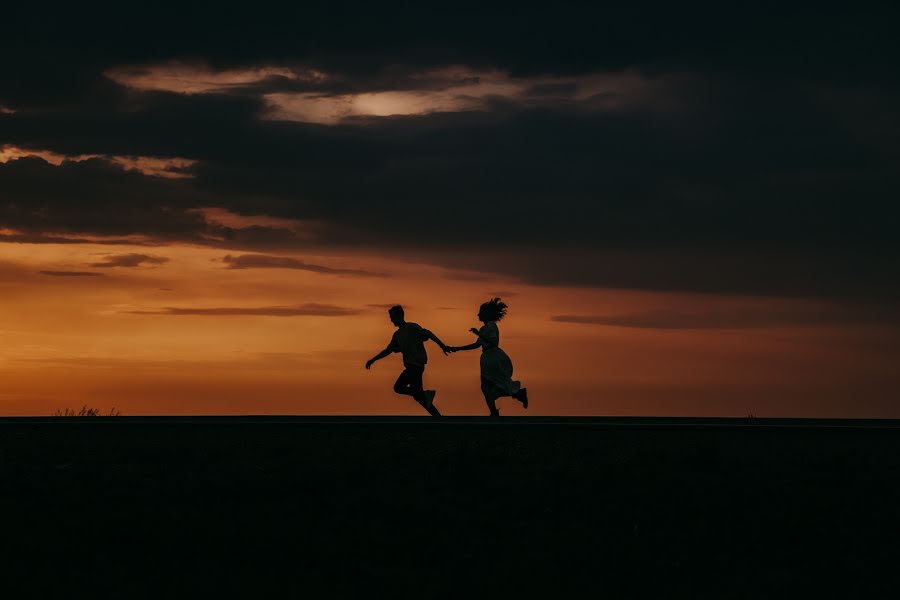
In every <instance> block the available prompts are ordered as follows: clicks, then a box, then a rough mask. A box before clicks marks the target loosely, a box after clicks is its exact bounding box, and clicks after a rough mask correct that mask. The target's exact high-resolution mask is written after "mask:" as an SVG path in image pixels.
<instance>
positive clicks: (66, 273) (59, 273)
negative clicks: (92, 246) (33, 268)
mask: <svg viewBox="0 0 900 600" xmlns="http://www.w3.org/2000/svg"><path fill="white" fill-rule="evenodd" d="M40 274H41V275H50V276H52V277H103V273H92V272H91V271H40Z"/></svg>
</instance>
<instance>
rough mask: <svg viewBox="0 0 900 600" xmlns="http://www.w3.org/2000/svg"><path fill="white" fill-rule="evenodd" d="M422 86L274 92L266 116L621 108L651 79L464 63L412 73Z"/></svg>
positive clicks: (333, 118)
mask: <svg viewBox="0 0 900 600" xmlns="http://www.w3.org/2000/svg"><path fill="white" fill-rule="evenodd" d="M411 81H412V82H413V83H414V84H418V85H419V86H421V87H418V88H415V89H405V90H388V91H372V92H362V93H355V94H338V95H330V94H325V93H320V92H298V93H294V92H273V93H269V94H265V95H264V99H265V101H266V104H267V106H268V112H267V113H266V114H265V118H266V119H271V120H285V121H302V122H309V123H322V124H335V123H338V122H340V121H342V120H344V119H348V118H353V117H390V116H400V115H425V114H430V113H442V112H466V111H480V110H490V108H491V105H492V103H496V102H506V103H513V104H516V105H519V106H526V107H537V106H558V105H566V106H570V107H572V108H579V107H580V108H584V109H605V110H611V109H618V108H622V107H624V106H627V105H633V104H634V103H635V102H637V101H638V99H639V98H640V97H641V96H643V93H644V92H645V90H647V89H648V88H649V86H650V83H649V82H648V81H646V80H644V79H643V78H641V77H639V76H638V75H636V74H632V73H624V74H604V75H591V76H586V77H524V78H516V77H511V76H510V75H509V74H508V73H505V72H502V71H474V70H467V69H463V68H454V69H443V70H439V71H430V72H426V73H422V74H420V75H417V76H414V77H412V78H411Z"/></svg>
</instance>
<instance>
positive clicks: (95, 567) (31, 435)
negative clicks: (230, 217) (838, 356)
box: [0, 417, 900, 599]
mask: <svg viewBox="0 0 900 600" xmlns="http://www.w3.org/2000/svg"><path fill="white" fill-rule="evenodd" d="M822 425H837V427H831V426H822ZM865 425H868V426H865ZM873 425H880V426H873ZM0 485H2V490H0V507H2V512H0V515H2V519H3V532H2V534H0V549H2V550H0V551H2V556H0V568H2V570H3V581H2V583H0V587H2V588H3V589H6V590H11V589H17V590H21V591H18V592H17V593H16V594H15V595H6V597H8V598H21V597H28V596H32V597H56V594H54V592H58V591H60V590H66V589H69V588H70V587H76V588H80V589H82V590H84V589H86V588H92V589H93V590H94V591H95V592H98V593H100V594H102V595H115V596H118V597H121V598H129V597H147V596H149V597H158V598H168V597H185V596H203V597H205V596H208V595H211V594H213V593H216V592H219V591H238V592H244V593H245V594H246V595H249V596H250V597H253V596H256V595H261V594H264V595H271V594H272V593H273V592H278V593H279V594H278V595H282V596H283V597H298V596H300V595H304V596H309V597H334V596H352V597H361V596H372V597H375V596H382V595H384V594H386V593H387V594H398V595H404V596H406V595H415V596H418V597H421V598H429V597H434V596H436V595H466V596H473V597H483V596H487V595H495V596H498V597H516V596H523V597H525V596H526V595H528V596H531V595H534V594H542V595H544V596H547V597H554V596H557V595H565V596H574V595H579V596H592V597H593V596H597V597H603V596H605V597H612V598H614V597H637V596H641V595H646V594H647V593H652V594H653V596H654V597H658V598H660V597H685V598H694V597H708V598H722V599H724V598H774V597H806V596H808V595H809V594H810V593H811V592H816V593H817V595H818V596H820V597H821V596H823V595H824V596H827V597H841V598H860V597H871V598H888V597H897V593H898V592H900V585H898V584H900V576H898V572H900V561H898V544H900V539H898V536H897V534H898V532H900V528H898V525H900V424H898V423H897V422H884V423H881V424H874V423H860V422H857V423H853V422H793V421H789V422H788V421H767V420H762V419H752V420H751V419H744V420H715V421H696V420H694V421H691V420H673V419H669V420H665V419H657V420H642V419H606V420H604V419H570V420H557V421H553V420H533V419H529V420H516V419H503V420H501V421H498V422H496V423H495V422H489V421H486V420H477V419H452V418H451V419H444V420H442V421H440V422H434V421H429V420H426V419H425V418H420V419H341V418H334V419H302V418H301V419H297V418H279V419H271V418H259V419H253V418H245V419H227V418H223V419H149V418H148V419H141V418H125V417H114V418H107V419H94V420H89V419H84V418H82V419H0ZM551 594H552V595H553V596H550V595H551Z"/></svg>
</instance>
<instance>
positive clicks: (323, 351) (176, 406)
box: [0, 243, 900, 417]
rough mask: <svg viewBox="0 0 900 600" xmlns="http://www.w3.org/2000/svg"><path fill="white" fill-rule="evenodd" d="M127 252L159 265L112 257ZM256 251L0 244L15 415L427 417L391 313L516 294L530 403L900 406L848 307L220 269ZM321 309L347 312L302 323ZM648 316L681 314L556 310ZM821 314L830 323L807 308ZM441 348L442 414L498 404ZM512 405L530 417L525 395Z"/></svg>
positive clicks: (2, 310)
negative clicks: (413, 396) (403, 373)
mask: <svg viewBox="0 0 900 600" xmlns="http://www.w3.org/2000/svg"><path fill="white" fill-rule="evenodd" d="M131 254H141V255H146V256H148V257H150V258H149V260H143V261H138V262H139V264H137V266H102V265H109V264H118V263H120V262H124V263H129V260H128V259H124V261H123V260H122V259H121V258H120V257H123V256H127V255H131ZM245 254H247V253H241V252H234V251H230V252H229V251H224V250H221V249H214V248H204V247H197V246H187V245H167V246H150V247H148V246H139V245H108V244H47V243H44V244H26V243H2V244H0V292H2V295H0V339H2V344H0V382H2V384H0V415H47V414H51V413H52V412H53V411H55V410H57V409H62V408H66V407H69V408H78V407H80V406H82V405H83V404H87V405H89V406H93V407H97V408H100V409H102V410H104V411H105V410H108V409H109V408H112V407H116V408H117V409H118V410H119V411H121V413H122V414H126V415H142V414H424V412H423V411H421V409H419V408H418V407H417V406H416V405H414V404H413V403H412V402H411V401H410V400H409V399H408V398H406V397H401V396H396V395H395V394H393V392H392V390H391V386H392V383H393V380H394V379H395V378H396V376H397V374H398V373H399V371H400V369H401V362H400V358H399V356H398V355H395V356H392V357H389V358H387V359H385V360H383V361H381V362H379V363H377V364H376V365H375V366H374V367H373V370H372V371H370V372H367V371H366V370H365V369H364V368H363V364H364V362H365V360H366V359H367V358H369V357H371V356H372V355H374V354H375V353H377V352H378V351H379V350H381V349H382V348H383V347H384V346H385V344H386V343H387V341H388V340H389V339H390V336H391V334H392V332H393V328H392V326H391V324H390V322H389V321H388V318H387V315H386V310H385V308H384V307H382V306H381V305H389V304H392V303H397V302H399V303H402V304H404V305H405V306H407V307H408V308H407V318H408V320H411V321H415V322H418V323H420V324H422V325H424V326H426V327H428V328H430V329H432V330H433V331H434V332H435V333H436V334H437V335H439V336H440V337H441V338H442V339H443V340H444V341H445V342H447V343H449V344H457V345H458V344H464V343H468V342H469V341H470V338H471V335H470V334H468V333H467V331H468V329H469V328H470V327H472V326H475V325H477V324H478V323H477V321H476V319H475V316H474V315H475V313H476V312H477V308H478V305H479V304H480V303H481V302H483V301H485V300H487V299H488V298H489V297H490V296H491V295H492V294H495V293H496V294H500V295H501V296H503V298H504V299H505V300H506V301H507V302H508V303H509V305H510V313H509V316H508V318H507V319H506V320H504V321H503V322H502V323H501V335H502V346H503V347H504V348H505V349H506V351H507V352H508V353H509V354H510V356H511V357H512V358H513V361H514V364H515V368H516V374H515V378H517V379H521V380H522V381H523V383H524V384H525V385H527V386H528V388H529V392H530V396H531V398H532V406H531V408H530V409H529V413H528V414H533V415H541V414H563V415H574V414H592V415H721V416H745V415H747V414H748V413H752V414H754V415H756V416H821V417H839V416H840V417H900V410H898V409H897V408H895V403H894V402H893V400H894V398H895V397H896V391H895V390H896V389H897V385H898V383H900V375H898V373H897V369H896V365H897V358H898V354H900V352H898V345H897V344H896V343H895V340H896V339H897V336H896V332H895V331H887V330H884V329H883V328H880V327H878V326H876V325H873V324H866V323H858V322H854V321H853V319H852V318H850V317H852V315H849V314H845V312H842V310H841V309H840V308H839V307H837V308H836V307H832V306H829V305H824V304H821V303H813V302H810V301H804V300H773V299H767V298H753V297H738V296H721V295H719V296H714V295H697V294H691V295H689V294H674V293H653V292H634V291H627V290H604V289H583V288H570V287H537V286H529V285H523V284H521V283H519V282H516V281H514V280H502V279H501V280H498V279H495V278H492V277H488V276H486V275H483V274H478V273H472V272H458V271H451V270H446V269H442V268H439V267H436V266H431V265H427V264H417V263H415V262H407V261H400V260H397V259H391V258H386V257H378V256H370V255H365V254H364V253H362V252H360V253H359V254H358V255H341V256H329V255H312V254H309V253H304V254H303V255H296V256H293V257H292V256H291V255H288V254H282V255H281V256H283V257H286V258H294V259H295V260H302V261H303V262H304V263H306V264H312V265H319V266H324V267H328V268H330V269H339V270H340V269H344V270H350V271H362V272H363V274H359V273H357V274H332V273H320V272H313V271H308V270H298V269H288V268H245V269H236V268H229V263H226V262H224V260H223V259H224V257H225V256H226V255H230V256H232V257H237V256H241V255H245ZM117 257H119V258H117ZM132 262H133V261H132ZM66 272H69V273H71V272H76V273H97V274H99V275H63V274H62V273H66ZM367 273H372V274H375V275H369V274H367ZM310 305H311V306H310ZM323 310H324V311H325V312H338V313H346V314H339V315H338V316H321V315H318V314H303V313H310V312H311V313H319V312H322V311H323ZM242 311H243V313H245V314H241V312H242ZM198 313H199V314H198ZM234 313H237V314H234ZM246 313H251V314H246ZM267 313H276V314H279V315H281V316H272V315H269V314H267ZM294 313H300V314H294ZM634 314H641V315H661V316H660V319H661V320H662V321H666V319H669V320H670V321H672V322H671V323H669V324H668V325H666V326H664V327H660V326H659V325H658V324H657V326H650V325H653V324H652V323H650V324H649V325H648V324H646V323H645V324H643V326H636V325H635V324H634V323H629V322H628V319H620V320H621V321H622V323H620V324H619V325H604V324H596V323H584V322H564V321H563V322H561V321H554V320H552V318H553V317H554V316H560V315H569V316H571V315H576V316H579V315H580V316H581V317H580V318H582V320H585V319H584V318H583V317H584V316H588V317H591V316H593V317H598V318H600V319H601V320H602V319H603V318H606V317H617V316H622V315H626V316H627V315H634ZM685 314H691V315H699V318H700V322H699V323H693V322H691V320H690V318H689V319H688V321H687V322H684V317H683V315H685ZM808 314H822V315H824V316H823V317H822V318H819V319H812V320H810V319H804V318H800V317H802V316H803V315H808ZM672 315H676V316H675V317H673V316H672ZM678 315H682V316H681V317H679V316H678ZM785 315H787V316H785ZM791 315H798V318H797V319H796V320H797V322H796V323H793V322H792V321H791V318H792V317H791ZM703 319H707V322H705V324H704V321H703ZM623 325H624V326H623ZM664 325H665V323H664ZM428 349H429V356H430V363H429V367H428V370H427V371H426V386H427V387H433V388H436V389H437V390H438V396H437V399H436V403H437V405H438V406H439V407H440V408H441V410H442V411H443V412H444V413H445V414H447V415H463V414H478V415H480V414H486V412H487V411H486V409H485V407H484V404H483V400H482V399H481V396H480V391H479V374H478V353H477V352H468V353H460V354H455V355H452V356H450V357H445V356H443V355H442V354H441V353H440V351H439V350H438V349H437V348H436V347H435V346H433V345H430V344H429V347H428ZM500 406H501V410H502V412H503V414H506V415H521V414H525V413H524V411H523V410H522V409H521V408H520V407H519V406H518V404H517V403H515V402H514V401H511V400H509V399H506V400H501V401H500Z"/></svg>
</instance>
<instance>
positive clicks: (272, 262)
mask: <svg viewBox="0 0 900 600" xmlns="http://www.w3.org/2000/svg"><path fill="white" fill-rule="evenodd" d="M222 262H224V263H225V264H226V265H228V268H229V269H296V270H298V271H310V272H312V273H322V274H325V275H350V276H354V277H387V275H385V274H383V273H374V272H371V271H365V270H361V269H336V268H333V267H326V266H323V265H316V264H311V263H307V262H305V261H302V260H299V259H297V258H291V257H288V256H271V255H266V254H241V255H239V256H232V255H230V254H227V255H225V257H224V258H223V259H222Z"/></svg>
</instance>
